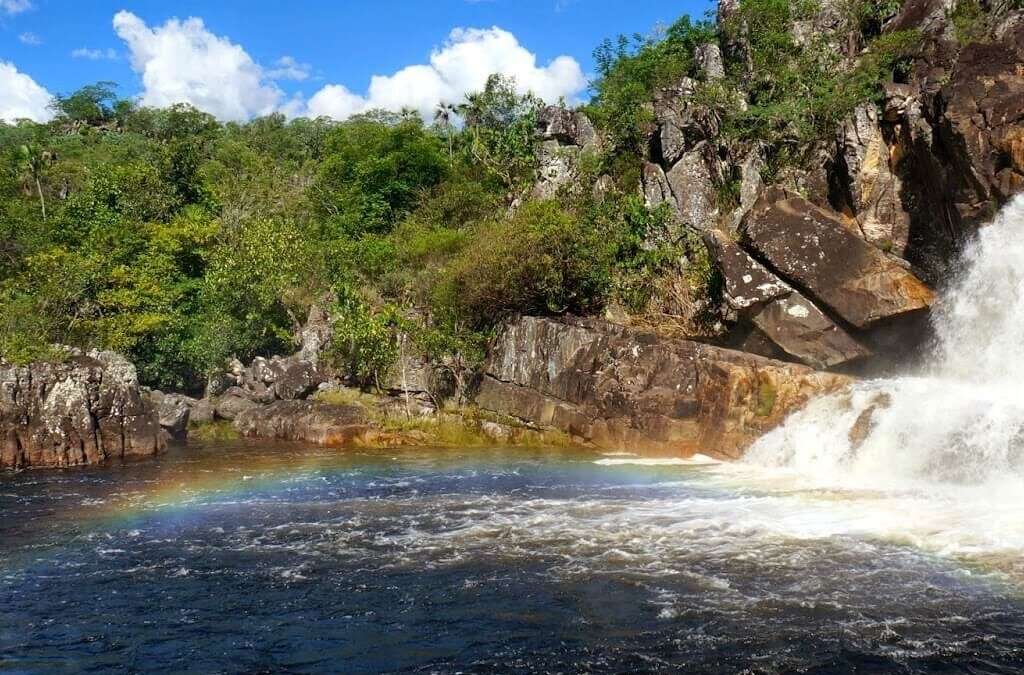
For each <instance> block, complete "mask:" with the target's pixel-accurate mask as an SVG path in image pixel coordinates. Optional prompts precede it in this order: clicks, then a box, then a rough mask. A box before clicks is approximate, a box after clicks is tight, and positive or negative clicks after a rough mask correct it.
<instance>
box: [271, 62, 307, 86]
mask: <svg viewBox="0 0 1024 675" xmlns="http://www.w3.org/2000/svg"><path fill="white" fill-rule="evenodd" d="M309 71H310V66H309V64H308V63H299V62H298V61H296V60H295V58H294V57H291V56H282V57H281V58H279V59H278V60H277V62H276V63H275V64H274V69H273V70H270V71H268V72H267V77H268V78H270V79H271V80H296V81H298V82H301V81H302V80H305V79H306V78H308V77H309Z"/></svg>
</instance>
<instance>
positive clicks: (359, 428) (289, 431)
mask: <svg viewBox="0 0 1024 675" xmlns="http://www.w3.org/2000/svg"><path fill="white" fill-rule="evenodd" d="M234 424H235V428H237V429H238V431H239V432H241V433H242V435H244V436H252V437H256V438H267V439H276V440H282V441H305V442H308V443H316V444H318V445H346V444H349V443H352V442H354V441H357V440H360V439H365V438H366V437H367V435H368V434H369V433H370V432H371V431H372V429H373V428H372V426H371V425H370V423H369V418H368V417H367V413H366V409H365V408H363V407H362V406H358V405H332V404H327V403H319V402H316V401H276V402H274V403H271V404H270V405H265V406H256V407H252V408H248V409H246V410H243V411H241V412H239V414H238V415H237V416H236V417H235V421H234Z"/></svg>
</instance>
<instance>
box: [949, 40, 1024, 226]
mask: <svg viewBox="0 0 1024 675" xmlns="http://www.w3.org/2000/svg"><path fill="white" fill-rule="evenodd" d="M940 97H941V100H942V101H943V102H944V103H945V109H944V111H943V115H942V120H941V126H940V133H941V137H942V141H943V143H944V144H945V146H946V148H947V149H948V152H949V154H950V157H951V158H952V159H953V161H954V162H955V163H956V164H955V168H956V170H955V171H954V172H953V173H952V175H951V177H952V178H953V180H952V183H953V188H954V192H953V205H954V208H955V209H956V213H957V215H958V217H959V218H960V220H961V222H963V223H965V224H969V225H978V224H981V223H982V222H984V221H986V220H988V219H989V218H991V217H992V216H993V215H994V213H995V211H996V209H997V208H998V206H999V205H1000V204H1001V203H1003V202H1005V201H1006V200H1007V199H1009V198H1010V197H1011V196H1013V195H1014V194H1016V193H1018V192H1020V191H1021V190H1022V189H1024V103H1022V102H1024V25H1020V26H1018V27H1017V28H1016V29H1015V30H1012V31H1009V32H1008V34H1007V35H1006V36H1005V37H1004V38H1003V39H1002V40H1000V41H997V42H992V43H984V44H981V43H975V44H970V45H968V46H967V47H965V48H964V50H963V51H962V52H961V54H960V59H959V62H958V63H957V65H956V68H955V69H954V70H953V75H952V78H951V79H950V81H949V83H948V84H946V85H945V86H944V87H943V88H942V92H941V94H940Z"/></svg>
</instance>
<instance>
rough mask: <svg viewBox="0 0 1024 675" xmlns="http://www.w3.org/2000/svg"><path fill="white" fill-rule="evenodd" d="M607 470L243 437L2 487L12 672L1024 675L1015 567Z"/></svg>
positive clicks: (711, 486)
mask: <svg viewBox="0 0 1024 675" xmlns="http://www.w3.org/2000/svg"><path fill="white" fill-rule="evenodd" d="M599 459H601V458H600V457H598V456H593V455H587V454H580V453H578V452H568V451H537V450H488V451H478V450H473V451H463V452H456V451H445V450H436V451H424V450H416V451H400V452H396V451H385V452H372V453H362V454H358V453H357V454H341V453H336V452H333V451H325V450H319V449H316V450H315V449H309V448H303V447H300V446H289V445H284V446H281V445H278V446H270V445H266V444H262V445H260V444H251V443H237V444H227V445H223V444H222V445H217V446H206V447H191V448H189V449H187V450H176V451H174V452H172V453H170V454H169V455H167V456H165V457H163V458H161V459H159V460H157V461H147V462H141V463H135V464H130V465H125V466H121V467H113V468H111V467H107V468H100V469H87V470H75V471H59V472H57V471H32V472H25V473H20V474H15V475H6V476H2V477H0V672H2V673H22V672H24V673H36V672H47V673H49V672H98V673H127V672H139V673H159V672H168V673H170V672H174V673H178V672H188V673H378V672H415V673H457V672H462V673H582V672H589V673H645V672H694V673H704V672H707V673H738V672H749V673H789V672H801V673H853V672H856V673H889V672H892V673H1017V672H1021V671H1022V670H1024V599H1022V595H1021V592H1020V588H1021V586H1020V585H1019V584H1018V583H1016V581H1015V580H1014V578H1013V577H1008V576H1006V575H1005V574H1000V573H998V571H993V570H990V569H986V568H985V567H984V565H979V564H977V563H976V562H972V563H970V564H967V563H965V562H964V560H962V559H958V558H956V557H950V556H945V557H943V556H940V555H935V554H930V553H927V552H925V549H924V548H922V547H921V546H919V545H918V544H917V543H914V542H913V541H910V540H904V541H901V540H900V537H893V536H889V535H887V536H881V535H877V536H876V535H872V534H871V531H872V530H871V529H870V528H867V529H865V528H850V527H847V526H844V525H843V524H842V523H839V524H836V523H834V522H833V516H832V515H830V514H831V513H832V511H831V510H829V508H828V507H827V504H826V507H823V506H822V504H821V503H812V502H809V501H808V500H807V499H805V498H804V497H801V496H799V495H791V494H786V493H771V492H768V491H766V490H763V489H760V488H758V486H756V485H751V484H749V483H744V482H742V481H737V480H732V479H730V478H729V477H724V478H723V476H722V475H721V470H720V469H717V468H715V467H703V466H643V465H631V464H614V465H608V464H597V463H595V460H599ZM837 499H838V501H839V502H841V499H839V498H836V497H835V496H828V497H827V500H837ZM865 513H866V514H867V515H864V514H865ZM871 513H873V512H864V513H862V514H861V517H875V516H872V515H870V514H871ZM996 567H998V565H997V566H996Z"/></svg>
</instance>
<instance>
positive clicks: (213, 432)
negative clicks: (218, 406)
mask: <svg viewBox="0 0 1024 675" xmlns="http://www.w3.org/2000/svg"><path fill="white" fill-rule="evenodd" d="M188 435H189V438H190V439H193V440H197V441H236V440H238V439H240V438H242V434H241V433H240V432H239V431H238V429H236V428H235V425H234V424H233V423H231V422H230V421H228V420H216V421H213V422H201V423H199V424H193V425H192V426H191V427H190V428H189V430H188Z"/></svg>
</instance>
